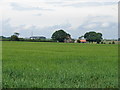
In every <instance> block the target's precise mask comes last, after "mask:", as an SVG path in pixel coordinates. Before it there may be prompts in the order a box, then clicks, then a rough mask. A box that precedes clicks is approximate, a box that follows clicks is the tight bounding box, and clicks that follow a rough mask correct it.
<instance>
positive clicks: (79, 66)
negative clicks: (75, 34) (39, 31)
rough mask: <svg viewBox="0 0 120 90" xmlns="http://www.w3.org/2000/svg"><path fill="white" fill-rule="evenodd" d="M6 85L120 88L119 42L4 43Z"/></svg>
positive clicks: (4, 76)
mask: <svg viewBox="0 0 120 90" xmlns="http://www.w3.org/2000/svg"><path fill="white" fill-rule="evenodd" d="M2 49H3V52H2V53H3V55H2V56H3V58H2V60H3V87H8V88H12V87H15V88H22V87H24V88H117V86H118V46H117V44H79V43H47V42H45V43H42V42H9V41H4V42H3V48H2Z"/></svg>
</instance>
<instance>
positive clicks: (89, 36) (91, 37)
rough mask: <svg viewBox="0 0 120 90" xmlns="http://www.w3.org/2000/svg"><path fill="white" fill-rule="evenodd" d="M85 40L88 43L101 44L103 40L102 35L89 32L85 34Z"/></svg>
mask: <svg viewBox="0 0 120 90" xmlns="http://www.w3.org/2000/svg"><path fill="white" fill-rule="evenodd" d="M84 38H85V39H86V40H87V41H88V42H97V43H98V44H99V43H100V42H101V40H102V34H101V33H96V32H87V33H85V35H84Z"/></svg>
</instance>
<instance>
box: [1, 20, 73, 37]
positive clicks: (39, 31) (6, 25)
mask: <svg viewBox="0 0 120 90" xmlns="http://www.w3.org/2000/svg"><path fill="white" fill-rule="evenodd" d="M25 27H26V25H19V26H16V27H13V26H11V24H10V19H8V20H5V21H3V35H4V36H11V35H12V34H13V33H14V31H16V30H18V31H19V33H20V36H22V37H30V36H31V33H32V32H33V35H37V36H41V35H42V36H45V37H47V38H51V35H52V33H53V32H54V31H56V30H59V29H64V30H66V29H67V28H70V27H71V24H69V23H68V24H61V25H53V26H47V27H43V28H40V27H38V26H35V25H31V26H30V27H28V28H25Z"/></svg>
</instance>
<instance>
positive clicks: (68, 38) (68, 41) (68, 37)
mask: <svg viewBox="0 0 120 90" xmlns="http://www.w3.org/2000/svg"><path fill="white" fill-rule="evenodd" d="M64 42H65V43H73V42H74V40H73V39H72V38H71V36H70V35H68V36H67V38H66V39H65V40H64Z"/></svg>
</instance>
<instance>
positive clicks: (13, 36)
mask: <svg viewBox="0 0 120 90" xmlns="http://www.w3.org/2000/svg"><path fill="white" fill-rule="evenodd" d="M19 35H20V34H19V33H17V32H15V33H14V34H13V35H12V36H11V40H12V41H19V38H18V36H19Z"/></svg>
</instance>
